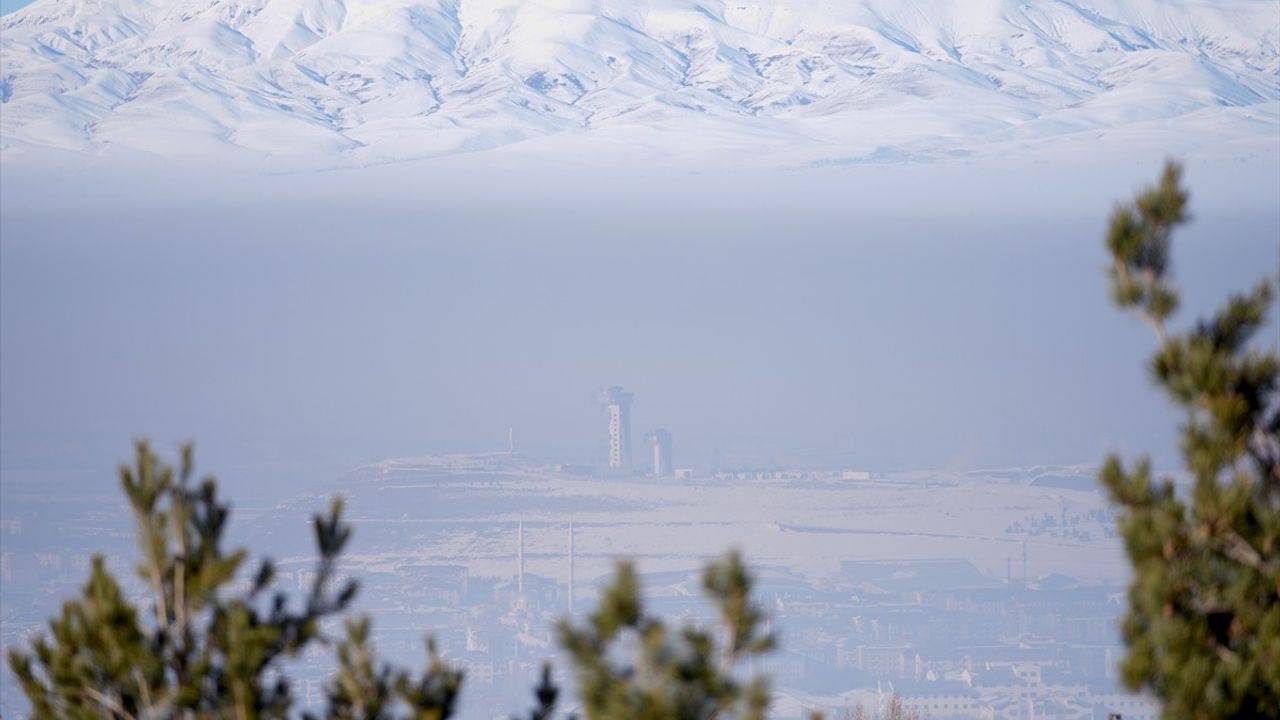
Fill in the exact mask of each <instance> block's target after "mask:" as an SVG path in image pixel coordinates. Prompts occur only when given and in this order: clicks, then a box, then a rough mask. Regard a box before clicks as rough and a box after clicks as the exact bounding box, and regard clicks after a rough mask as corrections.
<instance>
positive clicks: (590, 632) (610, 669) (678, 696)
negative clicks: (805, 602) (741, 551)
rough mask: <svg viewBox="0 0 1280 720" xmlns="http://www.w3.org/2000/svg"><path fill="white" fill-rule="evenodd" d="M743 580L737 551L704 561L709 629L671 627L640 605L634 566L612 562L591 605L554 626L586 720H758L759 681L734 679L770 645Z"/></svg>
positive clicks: (764, 692)
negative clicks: (609, 577) (607, 580)
mask: <svg viewBox="0 0 1280 720" xmlns="http://www.w3.org/2000/svg"><path fill="white" fill-rule="evenodd" d="M751 586H752V578H751V575H750V573H749V572H748V571H747V569H746V566H745V565H744V564H743V562H742V558H741V556H739V555H738V554H737V553H730V554H729V555H728V556H727V557H725V558H724V559H723V560H721V561H718V562H713V563H711V564H710V565H708V566H707V568H706V570H705V572H704V573H703V577H702V587H703V590H704V591H705V592H706V594H707V596H708V597H709V599H710V600H711V601H712V602H713V603H714V605H715V607H716V610H717V611H718V614H719V619H720V627H719V628H718V631H717V632H712V631H708V630H703V629H698V628H694V627H685V628H681V629H675V628H671V627H668V626H667V624H665V623H664V622H663V621H662V620H660V619H658V618H655V617H652V616H651V615H649V614H647V613H646V612H645V609H644V604H643V601H642V599H641V597H640V585H639V580H638V579H637V577H636V572H635V568H634V566H633V565H631V564H630V563H627V562H623V563H620V564H619V565H618V570H617V575H616V577H615V578H614V581H613V583H612V584H611V585H610V586H609V587H608V588H606V589H605V591H604V593H603V595H602V596H601V600H600V606H599V607H598V608H597V609H596V611H595V612H593V613H592V614H591V615H590V616H589V617H588V618H587V619H586V620H585V622H584V623H583V624H581V625H574V624H572V623H570V622H567V621H566V622H562V623H561V624H560V627H559V635H560V643H561V645H562V646H563V647H564V648H565V649H566V650H567V651H568V652H569V654H570V656H571V658H572V662H573V665H574V670H575V675H576V677H577V681H578V693H579V697H580V699H581V701H582V707H583V711H584V712H585V714H586V717H587V720H616V719H618V718H628V719H629V720H719V719H724V720H729V719H731V718H732V719H739V720H763V718H764V717H765V713H766V712H767V710H768V707H769V684H768V681H767V680H766V679H765V678H763V677H754V678H752V679H750V680H747V681H745V682H744V681H742V680H741V679H740V676H741V675H742V672H743V668H742V665H743V663H744V662H746V661H748V660H750V659H751V658H753V657H756V656H759V655H761V654H763V653H766V652H768V651H770V650H772V649H773V647H774V644H775V641H774V638H773V636H772V635H770V634H768V633H766V632H764V631H763V628H762V626H763V620H764V618H763V614H762V612H761V610H760V608H759V607H758V606H757V605H756V604H755V603H754V602H752V600H751Z"/></svg>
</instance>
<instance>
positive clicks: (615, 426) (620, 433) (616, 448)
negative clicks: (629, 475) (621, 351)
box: [596, 385, 632, 470]
mask: <svg viewBox="0 0 1280 720" xmlns="http://www.w3.org/2000/svg"><path fill="white" fill-rule="evenodd" d="M631 397H632V395H631V393H629V392H626V391H624V390H623V389H622V386H620V385H611V386H609V387H607V388H604V389H602V390H601V391H600V392H599V393H597V394H596V401H597V402H599V403H600V404H601V405H603V406H604V409H605V410H606V411H607V412H608V413H609V469H610V470H630V469H631Z"/></svg>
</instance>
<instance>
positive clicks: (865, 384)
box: [0, 0, 1280, 720]
mask: <svg viewBox="0 0 1280 720" xmlns="http://www.w3.org/2000/svg"><path fill="white" fill-rule="evenodd" d="M4 12H5V14H4V15H3V16H2V17H0V560H2V563H0V571H2V574H0V643H2V644H3V646H4V648H5V650H6V651H8V650H10V649H13V648H25V647H27V646H28V645H29V644H30V642H31V641H32V639H33V638H34V637H35V636H36V635H37V634H38V633H40V632H43V631H44V630H45V628H46V622H47V620H48V618H50V617H51V616H53V615H54V614H55V613H56V612H57V609H58V608H59V606H60V605H61V604H62V603H63V602H64V601H66V600H68V599H70V598H72V597H74V596H76V595H77V594H78V593H79V591H80V588H81V587H82V586H83V585H84V582H85V578H86V577H87V575H88V573H89V571H90V568H91V566H92V557H93V556H94V555H95V554H103V555H105V557H106V566H107V567H108V568H109V569H110V570H111V571H112V572H113V573H114V574H115V576H116V577H117V578H118V579H119V580H120V582H121V584H122V585H123V587H124V589H125V591H126V594H127V596H128V597H129V598H132V599H133V600H134V601H135V602H136V603H137V604H138V606H139V608H146V607H149V605H147V603H148V602H149V601H148V600H147V599H146V598H147V597H148V595H147V593H148V585H147V582H146V579H145V577H139V575H138V573H136V572H135V571H134V568H135V565H136V562H137V561H136V559H135V558H136V557H137V542H136V540H135V532H136V523H135V518H134V517H133V516H132V514H131V512H130V507H129V505H128V503H127V501H126V498H125V495H124V493H122V492H121V489H120V481H119V480H118V478H117V470H116V469H117V467H118V466H120V464H121V463H128V462H131V458H132V457H133V443H134V441H135V440H138V439H141V438H148V439H150V441H151V446H152V448H153V449H155V451H156V452H157V453H158V454H159V455H160V456H161V458H162V459H165V460H166V461H167V462H176V460H177V457H178V452H179V451H178V448H179V446H180V444H181V443H183V442H186V441H192V442H194V444H195V459H196V463H197V470H198V473H199V475H201V476H203V475H204V474H205V473H209V474H212V475H214V476H216V477H217V479H218V487H219V488H220V491H221V492H222V494H223V495H224V496H225V497H226V498H227V499H228V500H229V502H230V504H231V508H232V512H231V516H230V521H229V525H228V529H227V532H228V542H229V544H230V545H233V546H237V545H243V546H245V547H247V548H248V549H249V550H250V555H251V556H252V557H253V558H255V559H256V558H260V557H264V556H269V557H271V558H273V559H274V560H275V561H276V563H277V570H278V573H277V577H278V583H279V586H280V587H282V588H283V589H285V590H287V591H289V592H291V593H293V594H294V595H295V596H296V597H302V596H304V595H305V594H306V592H307V590H308V588H309V586H310V585H309V584H310V583H311V582H312V581H313V580H314V578H315V574H316V569H315V548H314V542H315V537H314V535H313V532H312V531H311V529H310V528H309V527H308V524H309V523H310V522H311V516H312V514H313V513H315V512H319V511H321V510H323V509H324V508H326V507H327V506H328V504H329V502H330V499H331V498H333V497H342V498H344V499H345V507H346V519H347V520H348V521H349V522H350V523H351V526H352V528H353V533H352V538H351V541H350V543H349V545H348V547H347V549H346V551H345V553H344V555H343V557H342V559H341V562H340V563H339V572H340V574H341V575H342V576H343V577H351V578H356V579H358V580H359V581H360V583H361V587H360V591H359V594H358V595H357V596H356V599H355V601H354V604H353V605H352V607H351V610H352V611H353V612H358V613H367V614H368V615H369V617H370V618H371V620H372V623H373V625H372V627H373V641H374V644H375V645H376V647H377V650H378V652H379V654H380V656H381V657H383V658H385V659H388V660H390V661H393V662H395V663H397V664H399V665H404V666H408V667H416V668H421V667H422V666H423V638H424V636H426V635H431V636H433V637H434V638H436V640H437V642H438V647H439V651H440V653H441V655H442V656H443V658H444V659H445V660H446V661H447V662H450V663H453V664H454V666H456V667H458V668H461V669H462V670H463V671H464V672H465V680H464V685H463V689H462V694H461V698H460V704H459V706H458V716H459V717H462V718H467V719H470V718H508V717H512V715H513V713H518V712H522V711H524V709H526V708H527V707H528V706H529V705H530V704H531V703H532V702H533V696H532V694H531V692H530V689H531V688H532V687H534V685H535V684H536V683H537V681H538V678H539V673H540V669H541V667H542V663H543V662H544V660H550V661H551V662H552V668H553V676H554V678H555V679H556V681H557V682H558V683H560V684H561V685H562V687H563V688H564V692H563V694H562V699H561V706H560V707H561V710H562V711H563V713H567V712H573V711H577V712H579V713H581V712H583V707H582V705H581V704H580V703H579V701H578V700H577V699H576V697H575V696H574V694H573V691H574V688H575V683H576V682H577V679H576V678H575V676H574V675H573V673H572V672H571V670H570V668H571V666H572V663H573V659H572V658H571V657H569V655H568V654H567V653H566V652H565V651H564V649H563V647H562V645H561V643H560V642H558V640H557V636H556V630H555V626H556V623H557V621H559V620H561V619H563V618H571V619H577V620H582V619H583V618H585V617H587V616H588V614H589V613H591V612H592V609H593V608H595V607H596V606H597V605H598V604H600V603H601V602H603V600H602V598H603V597H604V594H605V593H604V588H605V587H606V585H607V584H608V583H609V581H610V580H611V578H612V577H613V573H614V571H615V562H616V561H618V560H621V559H630V560H633V561H634V562H635V563H636V568H637V570H638V572H639V576H640V579H641V581H642V583H643V586H644V591H645V595H644V597H645V601H646V603H648V607H649V608H650V609H652V611H653V612H654V613H655V614H657V615H660V616H661V617H664V618H667V619H669V620H671V621H672V622H677V623H679V622H694V623H703V624H705V623H710V622H712V621H713V620H714V617H715V612H714V611H713V608H712V606H711V605H710V604H709V603H708V602H707V601H706V600H705V599H704V598H703V597H702V592H701V589H700V584H699V577H700V575H699V573H700V572H701V570H702V568H703V567H704V565H705V564H706V563H707V562H708V561H711V560H713V559H715V558H717V557H721V556H722V555H723V554H724V553H725V552H727V551H729V550H732V549H737V550H740V551H742V553H743V556H744V557H745V559H746V561H747V563H748V566H749V568H750V569H751V571H752V574H753V576H754V578H755V580H756V584H755V589H754V593H753V596H754V598H755V599H756V600H757V601H758V602H759V604H760V607H761V608H762V610H763V616H764V620H763V622H764V623H765V624H766V626H767V628H768V629H769V631H771V632H774V633H776V636H777V639H778V648H777V649H776V650H774V651H772V652H771V653H769V654H767V655H765V656H764V657H762V658H760V659H759V660H756V661H753V663H752V665H751V667H750V671H751V672H762V673H765V674H767V675H768V676H769V677H770V678H772V687H771V693H770V698H771V709H770V711H769V714H768V717H770V718H780V719H781V718H786V719H791V718H795V719H797V720H799V719H800V718H808V717H809V713H810V712H811V711H814V710H819V711H822V712H824V713H826V717H828V718H836V719H840V718H842V717H843V715H842V713H845V712H846V711H850V712H851V711H852V709H853V708H854V707H856V706H859V705H861V706H863V707H866V708H873V709H874V708H884V707H887V705H886V703H887V702H888V699H889V698H891V697H894V696H897V697H899V698H901V700H902V701H903V703H905V705H906V707H908V708H910V709H915V710H919V711H921V712H922V713H925V714H926V715H927V717H929V718H932V719H933V720H950V719H951V718H957V719H959V718H965V719H968V718H973V719H974V720H1031V719H1033V718H1034V719H1036V720H1045V719H1048V718H1057V719H1062V720H1085V719H1090V720H1092V719H1094V718H1097V719H1100V720H1101V719H1104V718H1108V715H1109V714H1110V713H1121V714H1122V715H1123V717H1124V718H1125V719H1126V720H1128V719H1130V718H1152V719H1154V718H1157V717H1160V707H1161V706H1160V702H1159V700H1158V699H1157V698H1156V697H1154V696H1153V695H1152V694H1151V693H1149V692H1148V693H1138V694H1134V693H1131V692H1130V691H1128V690H1127V689H1126V688H1125V687H1124V685H1123V683H1122V678H1121V676H1120V671H1119V665H1118V664H1119V662H1120V659H1121V658H1122V657H1123V656H1124V654H1125V652H1126V644H1125V641H1124V639H1123V637H1122V633H1121V627H1120V620H1121V617H1122V616H1123V615H1124V613H1125V611H1126V597H1127V593H1128V591H1129V583H1130V580H1131V579H1132V577H1133V573H1132V567H1131V564H1130V561H1129V558H1128V556H1127V555H1126V549H1125V544H1124V542H1123V538H1122V537H1121V533H1120V530H1119V526H1118V525H1117V518H1118V515H1117V513H1118V511H1117V507H1116V506H1115V505H1113V504H1112V503H1111V502H1109V501H1108V499H1107V496H1106V493H1105V491H1104V489H1103V487H1102V486H1101V485H1100V484H1099V482H1098V474H1099V467H1100V465H1101V464H1102V461H1103V459H1104V458H1105V457H1106V456H1107V454H1108V453H1111V452H1115V453H1118V454H1119V455H1120V456H1121V457H1123V458H1125V459H1126V460H1128V459H1137V458H1139V457H1141V456H1144V455H1148V456H1150V457H1151V459H1152V462H1153V465H1154V467H1155V469H1156V471H1157V472H1159V473H1162V474H1170V475H1172V476H1173V477H1174V478H1175V479H1176V481H1177V483H1178V485H1179V487H1181V488H1186V487H1188V486H1189V483H1190V482H1191V479H1190V478H1189V476H1188V474H1187V472H1186V470H1185V467H1186V466H1185V464H1184V463H1183V460H1182V456H1181V454H1180V452H1181V451H1180V444H1179V442H1180V441H1179V436H1178V434H1177V433H1178V423H1179V422H1180V421H1181V420H1183V418H1184V412H1183V410H1182V409H1181V408H1179V407H1178V406H1177V405H1176V404H1175V403H1174V402H1172V401H1171V400H1170V399H1169V398H1168V396H1166V395H1165V394H1162V392H1161V391H1160V390H1159V389H1158V388H1157V387H1155V385H1154V384H1153V382H1152V374H1151V372H1150V371H1149V369H1148V365H1147V363H1148V358H1149V357H1150V355H1151V353H1152V352H1154V351H1155V350H1156V348H1157V339H1156V337H1154V336H1153V335H1152V333H1151V332H1149V331H1148V328H1147V327H1145V326H1144V324H1143V323H1142V322H1140V321H1139V319H1137V318H1136V317H1135V316H1134V315H1132V314H1126V313H1123V312H1120V311H1117V310H1116V308H1115V307H1114V306H1113V303H1112V296H1111V293H1112V287H1111V285H1110V282H1111V277H1110V276H1109V275H1108V272H1109V268H1113V265H1112V258H1111V257H1110V256H1109V255H1108V249H1107V246H1106V245H1104V237H1105V236H1106V233H1107V231H1108V216H1109V215H1110V214H1111V212H1112V211H1113V210H1114V209H1115V208H1116V207H1117V205H1118V204H1119V203H1122V202H1126V201H1128V200H1129V199H1131V198H1132V197H1133V196H1134V193H1135V192H1136V191H1138V190H1140V189H1141V188H1143V187H1146V186H1149V185H1150V184H1151V183H1152V182H1153V180H1154V179H1156V178H1157V177H1158V176H1159V172H1160V168H1161V166H1162V164H1163V163H1164V162H1165V161H1166V160H1167V159H1171V160H1174V161H1176V162H1178V163H1180V164H1181V166H1182V168H1183V169H1184V176H1183V177H1184V180H1185V185H1186V187H1187V189H1188V191H1189V195H1190V204H1189V218H1190V221H1189V223H1188V224H1187V225H1186V226H1185V227H1180V228H1178V229H1177V231H1176V233H1175V236H1174V240H1173V246H1172V254H1171V262H1170V263H1169V264H1170V267H1171V268H1172V271H1171V273H1172V278H1173V280H1174V281H1176V283H1177V286H1178V288H1179V290H1180V292H1181V308H1180V310H1179V312H1178V314H1177V315H1176V316H1174V317H1173V318H1172V319H1171V320H1170V327H1171V330H1170V331H1171V332H1177V331H1185V330H1189V329H1191V328H1194V327H1195V324H1194V323H1195V319H1196V318H1197V317H1200V316H1204V315H1206V314H1208V313H1211V312H1212V311H1213V310H1214V309H1215V308H1217V307H1219V306H1220V304H1221V303H1222V302H1223V301H1224V300H1225V299H1226V298H1227V297H1228V296H1229V295H1230V294H1231V293H1235V292H1241V291H1243V290H1245V289H1247V288H1249V287H1252V286H1253V285H1254V284H1255V283H1257V282H1258V281H1261V280H1263V279H1268V278H1269V279H1270V280H1271V282H1272V283H1273V284H1274V282H1275V279H1276V275H1277V272H1278V271H1280V6H1278V5H1277V3H1275V2H1274V1H1273V0H1223V1H1220V2H1202V1H1199V0H1194V1H1193V0H1134V1H1124V2H1122V1H1120V0H1093V1H1092V2H1087V3H1086V2H1069V1H1056V0H1054V1H1047V2H1013V1H1011V0H982V1H981V2H968V3H951V2H941V1H935V0H898V1H890V0H853V1H851V2H840V3H837V2H816V1H807V0H756V1H753V2H709V1H708V2H697V1H695V0H631V1H629V2H621V1H618V2H614V1H611V0H595V1H590V2H589V1H586V0H528V1H516V0H34V2H30V3H29V4H21V3H20V4H18V5H11V4H6V5H4ZM1278 328H1280V325H1277V324H1276V323H1275V313H1274V309H1273V310H1272V314H1271V315H1270V316H1269V319H1268V321H1267V322H1266V323H1265V324H1264V326H1263V328H1262V331H1261V333H1260V335H1259V336H1258V338H1257V339H1256V340H1255V345H1256V347H1258V348H1261V349H1263V350H1269V351H1274V350H1275V348H1276V347H1277V342H1278V341H1280V329H1278ZM255 561H256V560H255ZM247 573H248V568H247V567H246V568H242V571H241V572H240V573H239V574H238V575H237V579H236V580H235V583H234V584H233V585H232V586H231V587H229V588H227V590H228V592H242V591H244V590H245V589H246V588H248V587H250V585H251V578H250V577H249V575H248V574H247ZM340 626H341V625H340V622H338V621H337V619H336V618H330V619H327V620H326V621H325V625H324V628H325V630H326V632H328V633H330V634H337V633H338V631H339V629H340ZM283 667H284V668H285V670H286V671H287V672H288V673H289V675H290V676H291V677H293V678H294V679H295V686H294V696H295V700H296V707H295V715H293V716H298V715H297V714H296V713H300V712H302V711H311V712H319V711H320V710H321V709H322V708H323V706H324V703H325V700H326V696H325V692H326V690H325V688H326V683H327V682H329V681H331V679H332V678H333V677H334V672H335V664H334V659H333V652H332V648H331V647H315V646H313V647H309V648H308V649H307V650H306V651H305V652H304V653H302V654H300V655H299V656H298V657H295V658H290V659H288V660H287V661H286V662H285V665H284V666H283ZM29 712H30V705H29V703H28V701H27V699H26V697H24V694H23V692H22V690H21V689H20V687H19V686H18V684H17V683H16V682H15V676H14V675H13V674H12V672H11V668H10V667H9V665H8V664H7V663H6V667H5V669H4V671H3V672H0V715H3V716H4V717H26V716H27V715H28V713H29ZM106 716H109V715H104V717H106ZM580 716H581V715H580ZM586 717H591V716H590V715H586ZM849 717H853V716H852V715H850V716H849Z"/></svg>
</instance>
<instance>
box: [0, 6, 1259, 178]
mask: <svg viewBox="0 0 1280 720" xmlns="http://www.w3.org/2000/svg"><path fill="white" fill-rule="evenodd" d="M0 56H2V59H3V63H2V64H3V66H4V68H3V72H0V75H2V76H3V83H2V84H0V88H2V89H0V101H2V102H3V104H2V105H0V109H2V110H3V112H2V113H0V147H2V148H3V149H4V152H5V154H6V156H7V157H13V156H14V155H15V154H22V153H28V152H36V151H37V150H38V149H39V148H41V147H46V148H59V149H69V150H80V151H90V152H91V153H103V152H106V151H108V149H110V148H125V149H129V150H140V151H143V152H147V153H155V154H157V155H160V156H162V157H176V156H192V155H194V156H208V155H210V154H225V153H228V152H231V153H233V154H243V155H245V156H247V157H249V158H263V157H279V156H288V157H309V158H318V159H321V162H320V164H321V165H323V166H327V167H340V166H358V165H367V164H374V163H383V162H389V161H401V160H409V159H415V158H428V157H435V156H440V155H448V154H454V153H460V152H474V151H477V150H486V149H492V148H497V147H502V146H506V145H511V144H515V143H521V142H524V141H527V140H530V139H534V138H540V137H548V136H561V135H563V136H566V137H571V138H582V137H584V136H591V137H592V140H591V142H584V143H582V144H581V147H583V148H588V147H599V146H600V145H599V143H597V142H596V139H597V138H596V136H599V135H607V136H608V137H610V138H614V139H616V141H617V142H620V143H621V144H623V145H625V146H637V147H639V148H642V149H643V151H644V152H654V153H657V154H658V155H659V156H661V155H664V154H670V155H676V156H680V155H683V154H684V153H685V151H686V150H689V149H693V150H696V151H698V152H699V153H703V154H705V155H707V156H709V157H713V158H729V159H734V160H742V159H743V157H744V155H745V156H756V155H763V156H767V157H768V158H770V159H768V160H767V161H766V162H777V161H778V160H779V159H782V161H783V162H784V163H789V164H796V163H800V164H803V163H807V162H813V163H819V164H821V163H827V162H871V163H884V162H898V161H910V160H936V159H939V158H947V157H955V156H970V155H974V154H984V153H985V154H989V155H993V156H1001V155H1004V154H1007V153H1009V152H1011V151H1012V152H1018V153H1024V154H1025V153H1029V154H1036V153H1042V152H1046V151H1047V152H1052V151H1053V149H1054V148H1056V147H1059V146H1061V145H1062V144H1063V143H1066V144H1068V145H1071V146H1072V147H1075V148H1079V147H1088V146H1089V145H1090V143H1096V142H1097V141H1098V140H1099V139H1100V138H1102V139H1105V138H1106V137H1109V136H1113V137H1123V138H1125V142H1132V141H1137V142H1140V143H1143V144H1145V145H1147V146H1149V147H1161V148H1165V149H1166V152H1175V153H1176V152H1180V151H1186V150H1191V149H1196V148H1204V147H1208V146H1210V145H1213V144H1215V143H1221V144H1222V146H1223V147H1224V148H1227V149H1228V150H1227V152H1231V153H1244V154H1246V155H1247V154H1257V153H1261V154H1263V155H1265V156H1267V157H1273V156H1275V155H1276V154H1277V150H1276V147H1275V146H1276V142H1275V140H1276V137H1277V134H1278V133H1280V125H1278V124H1277V121H1276V115H1277V113H1276V108H1277V104H1278V103H1280V23H1278V22H1277V17H1276V9H1275V5H1274V3H1272V2H1268V1H1266V0H1261V1H1259V0H1226V1H1224V2H1215V3H1205V2H1193V1H1191V0H1139V1H1122V0H1097V1H1095V2H1093V3H1091V4H1090V5H1087V6H1086V5H1083V4H1079V3H1076V2H1070V1H1057V2H1043V3H1022V2H1014V1H1013V0H982V1H981V2H968V3H953V2H945V1H944V0H915V1H914V2H901V1H896V0H895V1H893V2H890V1H889V0H859V1H857V2H849V3H824V2H813V1H805V0H755V1H752V2H747V1H739V2H732V3H725V2H710V3H706V2H695V1H694V0H625V1H623V0H593V1H588V0H535V1H529V2H516V1H514V0H212V1H210V0H122V1H120V2H110V3H106V2H99V1H97V0H71V1H58V0H37V2H35V3H34V4H32V5H30V6H28V7H26V8H24V9H22V10H19V11H17V12H15V13H12V14H10V15H8V16H5V17H4V18H3V19H2V20H0ZM609 142H614V140H607V141H606V144H608V143H609ZM564 146H565V145H563V144H560V145H557V147H564ZM744 150H746V152H745V153H744ZM581 152H583V153H585V154H589V153H590V151H589V150H583V151H581Z"/></svg>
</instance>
